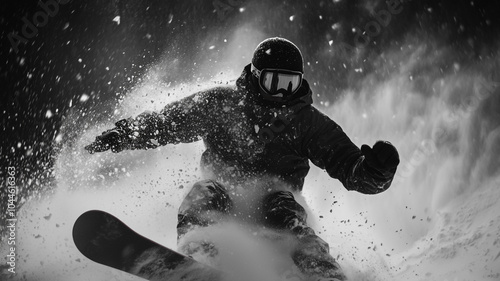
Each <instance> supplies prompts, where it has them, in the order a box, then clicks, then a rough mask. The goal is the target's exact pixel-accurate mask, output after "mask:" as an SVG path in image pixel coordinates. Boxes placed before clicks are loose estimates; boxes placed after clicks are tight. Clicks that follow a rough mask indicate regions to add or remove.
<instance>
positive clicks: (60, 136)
mask: <svg viewBox="0 0 500 281" xmlns="http://www.w3.org/2000/svg"><path fill="white" fill-rule="evenodd" d="M62 139H63V136H62V134H58V135H57V137H56V139H55V141H56V142H57V143H60V142H61V141H62Z"/></svg>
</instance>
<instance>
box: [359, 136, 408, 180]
mask: <svg viewBox="0 0 500 281" xmlns="http://www.w3.org/2000/svg"><path fill="white" fill-rule="evenodd" d="M361 152H362V153H363V155H364V156H365V163H366V164H367V165H368V166H369V167H370V168H372V169H375V170H377V171H379V172H382V173H386V172H392V173H394V172H395V171H396V167H397V166H398V165H399V154H398V151H397V150H396V148H395V147H394V146H393V145H392V144H391V143H390V142H388V141H377V142H376V143H375V145H373V148H370V147H369V146H368V145H366V144H364V145H362V146H361Z"/></svg>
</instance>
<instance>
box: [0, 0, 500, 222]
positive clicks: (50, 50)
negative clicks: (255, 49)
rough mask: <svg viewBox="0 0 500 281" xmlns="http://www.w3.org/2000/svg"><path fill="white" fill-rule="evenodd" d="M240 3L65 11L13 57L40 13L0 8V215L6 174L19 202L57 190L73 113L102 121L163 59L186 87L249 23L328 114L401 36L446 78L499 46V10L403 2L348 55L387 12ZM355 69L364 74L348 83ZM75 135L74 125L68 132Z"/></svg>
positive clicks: (32, 7) (348, 0) (91, 2)
mask: <svg viewBox="0 0 500 281" xmlns="http://www.w3.org/2000/svg"><path fill="white" fill-rule="evenodd" d="M42 2H44V3H45V2H47V0H43V1H42ZM221 2H222V3H226V4H228V3H235V2H236V1H229V0H228V1H224V0H221ZM238 2H239V3H241V5H237V6H238V7H240V6H241V7H245V10H244V12H240V11H239V10H238V9H239V8H238V7H234V8H233V7H231V6H226V8H227V7H230V9H229V8H228V9H227V10H225V11H224V12H223V14H221V10H220V9H221V8H220V7H219V8H217V7H216V6H214V2H213V1H211V0H210V1H200V0H182V1H160V0H151V1H132V0H130V1H123V0H114V1H97V0H86V1H76V0H72V1H69V3H67V4H64V5H63V4H60V5H59V11H58V12H57V13H56V14H55V15H54V16H49V19H48V22H47V23H46V24H45V25H43V26H40V27H39V28H38V32H37V33H36V36H34V37H33V38H30V39H27V42H26V43H20V44H19V46H18V51H17V52H16V51H15V50H14V49H13V48H12V45H11V42H10V41H9V34H10V33H11V32H17V33H18V34H21V30H22V28H23V25H24V22H23V20H22V19H23V17H26V18H27V19H28V20H30V21H31V22H33V20H32V19H33V15H35V13H37V12H39V11H42V8H41V7H40V6H39V5H38V4H37V1H11V0H9V1H2V2H1V4H0V5H1V18H0V22H1V26H2V30H1V38H0V39H1V40H0V50H1V61H0V81H1V89H2V91H1V92H2V96H1V99H0V104H1V106H0V108H1V110H0V114H1V115H2V133H1V135H2V137H1V142H2V143H1V152H0V153H1V161H2V165H1V166H2V168H1V171H0V177H1V182H2V188H1V191H0V197H1V198H0V202H2V213H3V211H4V203H3V202H6V200H5V195H6V194H5V188H4V186H5V180H6V175H5V173H6V171H7V166H15V167H16V169H17V171H18V173H19V174H18V175H17V177H16V179H17V184H18V186H19V190H20V196H21V197H25V198H26V197H27V196H29V195H36V194H40V192H41V191H46V190H50V188H51V186H53V185H54V181H53V174H52V169H51V167H52V165H53V159H54V155H55V154H56V153H57V150H58V147H59V146H60V145H61V144H62V143H65V142H69V141H71V138H72V136H71V134H70V135H67V136H65V138H64V139H63V140H62V141H61V142H55V139H56V137H57V135H58V133H59V132H60V126H61V124H62V122H63V120H64V118H65V116H67V114H68V112H69V111H72V112H79V114H80V116H82V120H83V119H84V117H85V116H89V115H94V116H95V119H94V120H98V119H99V118H106V117H107V116H109V115H110V113H111V112H112V111H113V109H114V106H115V104H116V102H117V101H118V100H119V99H120V96H123V95H124V94H126V93H127V91H129V90H130V89H131V87H133V86H134V85H135V84H136V83H138V79H139V78H140V77H141V75H142V74H143V73H144V71H145V70H147V69H148V67H150V66H152V65H154V64H155V63H157V62H158V61H159V60H160V59H161V57H162V56H163V55H164V54H166V53H168V54H169V55H171V56H175V57H177V58H178V60H179V64H180V66H179V68H178V69H181V70H182V71H181V73H176V75H175V77H176V78H175V81H172V82H173V83H180V82H183V81H190V80H191V79H193V78H192V77H193V76H195V75H197V70H198V69H197V66H196V65H194V64H193V63H194V62H196V61H198V60H200V61H201V60H203V59H204V57H205V56H206V50H207V48H206V46H207V42H214V41H221V40H222V38H224V36H225V34H228V33H230V32H231V31H233V29H234V26H238V25H240V24H242V23H245V22H248V21H255V22H257V23H259V24H260V25H261V26H260V27H261V31H262V32H264V33H266V34H269V35H270V36H283V37H286V38H288V39H290V40H291V41H293V42H296V43H297V44H298V45H299V46H300V47H301V49H302V51H303V53H304V56H305V58H306V61H307V60H310V61H316V60H317V61H319V63H318V64H312V65H311V66H306V72H307V73H312V74H314V77H315V79H318V80H319V81H321V82H322V83H320V85H321V86H319V87H318V89H316V93H317V94H318V95H319V96H318V97H316V101H318V100H319V101H329V102H335V99H336V98H338V95H339V94H340V92H341V90H343V89H345V88H348V87H356V83H355V81H357V80H358V79H360V78H362V77H363V76H364V75H367V73H376V74H377V75H379V76H380V77H381V78H383V76H384V75H385V74H384V73H377V69H376V65H373V64H371V63H370V58H373V57H375V56H378V55H380V54H382V53H383V52H384V51H385V50H387V49H391V48H398V47H399V46H400V45H401V44H402V42H403V40H405V38H406V37H407V36H408V35H409V34H412V35H414V36H415V35H416V36H415V38H421V39H422V40H425V38H434V39H435V40H434V42H437V44H441V45H444V46H448V47H451V48H453V49H454V50H455V56H454V57H453V59H450V60H449V61H440V62H436V63H440V64H442V68H443V69H444V71H446V69H448V68H451V67H452V65H453V63H454V62H456V61H457V60H458V62H467V61H474V60H479V59H487V57H488V56H489V55H490V54H492V53H494V52H497V51H498V46H499V45H498V38H499V35H500V23H499V18H500V17H499V14H500V8H499V4H498V1H491V0H490V1H487V0H483V1H471V0H460V1H456V0H455V1H452V0H448V1H436V0H428V1H418V0H413V1H405V2H403V3H402V4H401V5H402V7H403V11H402V12H401V13H400V14H398V15H394V16H393V17H392V19H391V22H390V28H383V30H382V32H380V34H379V35H377V36H376V37H374V38H373V40H372V41H371V42H370V44H369V45H368V46H366V47H365V46H360V45H359V44H357V42H356V40H355V34H356V33H353V28H361V29H362V28H363V27H364V26H365V25H366V24H367V23H368V22H370V21H372V20H373V19H374V18H373V15H374V14H373V13H376V12H378V11H381V10H386V9H387V6H386V3H385V1H381V0H356V1H353V0H340V1H332V0H330V1H312V0H300V1H264V0H262V1H250V0H247V1H242V0H240V1H238ZM292 15H294V20H293V21H291V20H290V16H292ZM320 15H321V17H320ZM116 16H120V24H117V22H115V21H113V19H114V18H115V17H116ZM334 24H336V25H335V28H332V26H333V25H334ZM330 40H333V42H344V43H345V44H347V45H348V46H357V47H358V49H357V51H354V49H348V50H347V51H339V50H338V49H337V50H336V49H334V48H333V47H331V50H330V52H328V51H326V52H325V50H328V48H329V47H330V46H329V44H328V42H329V41H330ZM334 45H335V44H334ZM79 59H81V62H79ZM344 64H345V67H344ZM359 67H363V68H364V69H365V71H363V72H356V71H355V69H357V68H359ZM422 71H425V69H422ZM313 82H314V81H313ZM82 95H87V96H88V97H89V99H88V101H86V102H80V97H81V96H82ZM97 105H99V110H97V109H96V108H97ZM49 110H50V112H51V113H52V116H50V117H48V116H47V112H48V111H49ZM96 111H98V112H96ZM85 120H88V119H85ZM86 122H88V121H86ZM84 123H85V122H80V123H79V122H75V130H74V131H75V132H77V131H78V129H80V128H81V127H82V126H84V125H85V124H84ZM42 189H43V190H42ZM19 206H20V204H18V207H19Z"/></svg>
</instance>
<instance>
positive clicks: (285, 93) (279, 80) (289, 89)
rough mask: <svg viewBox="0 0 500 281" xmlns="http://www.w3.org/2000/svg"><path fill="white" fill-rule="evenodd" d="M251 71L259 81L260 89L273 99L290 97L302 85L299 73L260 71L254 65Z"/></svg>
mask: <svg viewBox="0 0 500 281" xmlns="http://www.w3.org/2000/svg"><path fill="white" fill-rule="evenodd" d="M250 70H251V72H252V74H253V75H254V76H255V77H257V79H258V80H259V86H260V88H261V89H262V90H263V91H264V92H265V93H266V94H268V95H271V96H273V97H278V98H282V97H290V96H291V95H293V94H294V93H295V92H297V90H298V89H299V88H300V85H302V73H301V72H299V71H291V70H285V69H271V68H264V69H263V70H258V69H257V68H256V67H255V66H254V65H253V64H252V65H251V68H250Z"/></svg>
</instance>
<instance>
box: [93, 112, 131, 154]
mask: <svg viewBox="0 0 500 281" xmlns="http://www.w3.org/2000/svg"><path fill="white" fill-rule="evenodd" d="M131 124H132V119H130V118H129V119H122V120H120V121H118V122H116V123H115V126H116V127H115V128H113V129H110V130H107V131H104V132H103V133H102V134H101V135H100V136H97V137H96V138H95V141H94V142H93V143H91V144H89V145H87V146H85V149H86V150H87V151H88V152H90V154H92V153H95V152H103V151H106V150H109V149H111V151H112V152H115V153H116V152H120V151H122V150H125V149H129V148H130V146H131V141H130V134H131V130H132V129H131V128H132V126H131Z"/></svg>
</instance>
